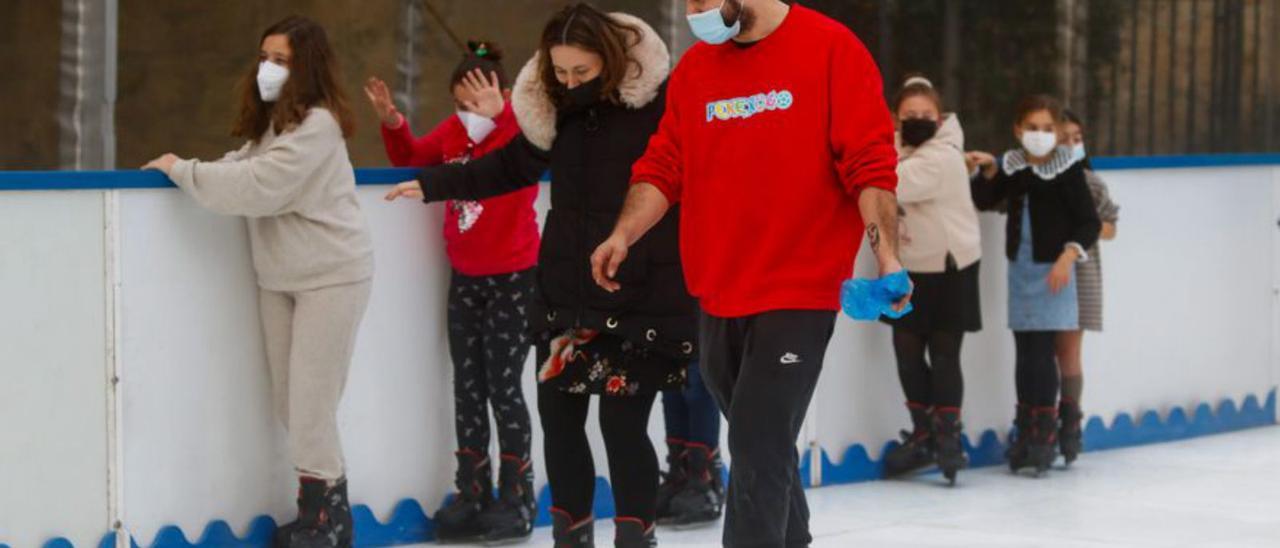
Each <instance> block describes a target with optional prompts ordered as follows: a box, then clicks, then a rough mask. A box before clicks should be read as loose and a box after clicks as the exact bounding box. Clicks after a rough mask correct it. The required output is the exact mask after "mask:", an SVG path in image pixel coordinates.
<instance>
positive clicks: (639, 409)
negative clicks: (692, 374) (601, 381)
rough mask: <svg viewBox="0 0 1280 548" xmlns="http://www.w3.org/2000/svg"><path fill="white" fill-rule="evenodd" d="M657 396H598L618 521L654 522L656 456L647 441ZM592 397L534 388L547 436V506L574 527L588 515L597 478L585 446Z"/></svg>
mask: <svg viewBox="0 0 1280 548" xmlns="http://www.w3.org/2000/svg"><path fill="white" fill-rule="evenodd" d="M656 396H657V394H653V393H651V394H644V393H641V394H637V395H635V396H600V397H599V398H600V432H601V433H602V434H603V435H604V446H605V452H606V453H607V455H608V458H609V459H608V460H609V477H610V479H611V483H612V485H613V504H614V507H615V508H616V509H617V515H618V516H619V517H632V518H639V519H641V520H644V522H645V523H646V524H651V523H653V522H654V519H655V517H654V514H655V513H656V509H655V505H656V500H655V499H656V498H657V491H658V455H657V453H655V452H654V451H653V442H652V441H650V439H649V412H650V410H651V409H653V400H654V398H655V397H656ZM590 406H591V395H590V394H570V393H568V392H565V391H563V390H560V389H558V388H555V387H550V386H547V385H545V384H542V385H539V386H538V415H539V416H540V417H541V419H542V430H543V432H544V433H545V437H544V440H543V452H544V455H545V457H544V458H545V459H546V463H547V479H548V480H549V481H550V483H551V503H552V505H554V506H555V507H556V508H558V509H560V510H563V511H565V512H568V513H569V515H570V516H572V517H573V520H574V521H578V520H582V519H586V518H587V517H588V516H590V515H591V508H592V502H593V500H594V498H595V486H596V472H595V463H594V461H593V460H592V458H591V446H590V445H589V444H588V443H587V430H586V427H587V426H586V423H587V410H588V409H589V408H590Z"/></svg>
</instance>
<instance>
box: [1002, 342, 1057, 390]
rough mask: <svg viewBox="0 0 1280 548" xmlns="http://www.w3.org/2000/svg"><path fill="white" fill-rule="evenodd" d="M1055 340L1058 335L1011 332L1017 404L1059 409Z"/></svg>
mask: <svg viewBox="0 0 1280 548" xmlns="http://www.w3.org/2000/svg"><path fill="white" fill-rule="evenodd" d="M1057 336H1058V332H1057V331H1014V332H1013V342H1014V347H1015V349H1016V353H1017V358H1016V361H1015V369H1014V385H1015V387H1016V388H1017V391H1018V403H1021V404H1025V405H1030V406H1032V407H1056V406H1057V405H1058V357H1057V352H1056V346H1055V344H1056V340H1057Z"/></svg>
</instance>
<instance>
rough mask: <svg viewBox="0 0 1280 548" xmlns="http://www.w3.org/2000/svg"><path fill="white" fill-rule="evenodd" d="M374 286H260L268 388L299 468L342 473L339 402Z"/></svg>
mask: <svg viewBox="0 0 1280 548" xmlns="http://www.w3.org/2000/svg"><path fill="white" fill-rule="evenodd" d="M371 287H372V282H371V281H369V280H365V281H363V282H356V283H352V284H345V285H337V286H332V287H324V288H320V289H314V290H309V291H289V292H280V291H268V290H266V289H259V291H258V310H259V313H260V314H261V316H262V333H263V336H264V339H265V340H266V347H267V365H268V366H269V367H270V369H271V396H272V399H273V402H274V404H275V410H276V416H278V417H279V418H280V420H281V421H282V422H283V423H284V426H285V430H287V431H288V434H289V438H288V441H289V455H290V458H291V459H292V460H293V467H294V469H295V470H297V472H298V474H300V475H304V476H309V477H314V478H319V479H324V480H336V479H339V478H341V477H343V474H344V464H343V458H342V442H341V440H339V438H338V403H339V401H340V400H341V399H342V390H343V388H344V387H345V386H346V384H347V371H348V370H349V369H350V368H351V355H352V352H353V351H354V349H355V342H356V333H357V332H358V331H359V330H360V321H361V320H362V319H363V318H364V312H365V308H366V307H367V306H368V304H369V291H370V288H371Z"/></svg>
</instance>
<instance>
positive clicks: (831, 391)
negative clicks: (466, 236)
mask: <svg viewBox="0 0 1280 548" xmlns="http://www.w3.org/2000/svg"><path fill="white" fill-rule="evenodd" d="M1098 164H1099V167H1100V168H1102V169H1103V171H1101V174H1102V176H1103V177H1104V178H1105V179H1106V180H1107V182H1108V183H1109V184H1110V186H1111V192H1112V194H1113V197H1114V198H1115V200H1116V201H1117V203H1119V204H1120V206H1121V214H1120V217H1121V218H1120V222H1119V237H1118V239H1116V240H1115V241H1114V242H1106V243H1104V244H1103V249H1102V255H1103V261H1104V262H1103V265H1104V268H1103V270H1104V276H1105V288H1106V327H1107V331H1106V332H1105V333H1102V334H1093V333H1090V334H1089V335H1087V336H1086V337H1085V354H1084V355H1085V368H1086V371H1087V373H1086V375H1087V383H1086V389H1087V390H1086V396H1085V402H1084V403H1085V407H1086V412H1087V414H1088V415H1089V416H1090V417H1092V419H1091V421H1090V424H1089V426H1088V428H1087V431H1086V444H1087V446H1088V447H1089V448H1090V449H1103V448H1108V447H1118V446H1124V445H1133V444H1138V443H1146V442H1153V441H1163V440H1168V439H1179V438H1183V437H1188V436H1193V435H1200V434H1207V433H1214V432H1221V431H1227V430H1233V429H1238V428H1243V427H1248V426H1255V425H1261V424H1271V423H1274V422H1275V420H1276V414H1275V390H1276V386H1277V383H1278V381H1280V359H1277V356H1278V350H1277V341H1280V336H1277V335H1278V334H1277V328H1278V326H1280V319H1277V311H1278V310H1280V308H1278V307H1277V298H1276V292H1277V289H1276V288H1277V287H1278V286H1280V283H1278V281H1280V278H1278V276H1280V263H1278V261H1280V239H1278V231H1277V218H1278V217H1280V190H1278V189H1280V157H1277V156H1262V157H1259V156H1250V157H1240V158H1231V157H1227V158H1223V157H1179V158H1164V159H1140V158H1133V159H1111V160H1107V159H1102V160H1098ZM1195 166H1200V167H1195ZM1108 167H1110V168H1116V169H1105V168H1108ZM359 171H360V174H359V178H360V180H361V182H362V186H361V187H360V189H359V194H360V198H361V200H362V202H363V206H364V208H365V211H366V213H367V215H368V217H369V219H370V223H371V225H372V230H373V236H374V242H375V248H376V255H377V256H376V260H377V275H376V278H375V280H374V289H373V297H372V301H371V304H370V307H369V311H368V315H367V316H366V318H365V321H364V323H363V329H362V331H361V335H360V339H359V344H358V347H357V349H356V356H355V363H354V365H353V367H352V370H351V377H350V382H349V384H348V387H347V392H346V397H345V399H344V401H343V406H342V410H341V413H340V421H341V428H342V434H343V444H344V447H345V450H346V455H347V459H348V466H349V479H350V485H351V497H352V500H353V502H354V503H356V504H358V505H361V506H360V507H359V508H357V514H356V518H357V529H356V533H357V544H359V545H381V544H390V543H406V542H420V541H423V540H427V539H429V538H430V537H431V533H432V524H431V523H430V521H429V520H428V519H427V516H429V515H430V514H431V513H432V512H434V510H435V509H437V508H439V507H440V505H441V504H442V502H443V500H444V497H445V496H446V494H447V493H448V492H449V491H450V490H451V483H452V479H453V455H452V451H453V448H454V437H453V419H452V397H451V395H452V391H451V390H452V388H451V384H450V383H451V380H450V366H449V362H448V352H447V342H446V336H445V322H444V312H445V306H444V302H445V293H446V286H447V284H448V273H449V268H448V263H447V261H446V259H445V257H444V253H443V244H442V241H441V238H440V224H441V222H442V221H441V208H440V206H438V205H435V206H430V207H425V206H422V205H420V204H412V203H403V202H400V203H394V204H388V203H386V202H383V201H382V195H383V193H384V192H385V190H386V188H385V187H383V186H378V185H379V184H380V183H387V182H391V181H395V180H400V179H403V178H407V174H408V173H410V172H405V171H403V170H385V169H382V170H359ZM66 189H74V190H66ZM545 201H546V193H545V192H544V193H543V196H542V198H541V200H540V201H539V207H540V208H541V209H542V210H543V211H545V207H546V203H545ZM1003 222H1004V220H1003V218H1001V217H998V216H995V215H989V214H984V215H983V216H982V227H983V236H984V244H983V246H984V255H983V263H982V266H981V272H982V291H983V295H982V306H983V323H984V325H985V326H986V329H985V330H984V331H983V332H981V333H978V334H975V335H971V336H969V337H968V338H967V340H966V341H965V349H964V368H965V373H966V379H965V380H966V382H965V384H966V395H965V402H966V404H965V408H964V422H965V426H966V428H965V431H966V433H967V436H968V439H969V440H970V443H971V445H972V447H971V451H972V452H971V457H972V458H973V460H974V462H975V464H991V463H994V462H997V461H998V459H999V452H1000V451H1001V450H1002V449H1001V448H1000V444H1001V443H1003V441H1004V433H1005V431H1006V430H1007V429H1008V426H1009V422H1010V419H1011V417H1012V414H1013V405H1014V401H1013V398H1014V391H1013V340H1012V336H1011V334H1010V333H1009V331H1008V329H1007V328H1006V327H1005V290H1004V282H1003V280H1004V276H1005V265H1006V260H1005V258H1004V254H1003V251H1002V250H1003V245H1004V244H1003V242H1004V235H1003ZM863 255H864V257H865V256H867V255H868V254H865V253H864V254H863ZM870 267H871V265H870V264H860V265H858V271H859V272H862V273H864V274H865V273H868V272H869V271H870ZM255 299H256V291H255V285H254V276H253V272H252V268H251V265H250V259H249V250H248V237H247V234H246V230H245V228H244V223H243V221H241V220H239V219H235V218H229V217H221V216H218V215H215V214H212V213H209V212H206V211H204V210H202V209H200V208H199V207H198V206H196V204H195V203H194V202H193V201H191V200H190V199H188V198H187V197H186V196H184V195H183V194H182V193H181V192H179V191H177V190H176V189H173V188H172V187H169V186H168V185H167V184H166V183H165V182H164V181H163V178H162V177H160V176H158V175H155V174H144V173H138V172H111V173H19V172H10V173H3V172H0V368H2V369H0V379H2V380H0V434H3V438H2V439H3V440H4V441H3V443H2V444H0V545H8V546H12V547H14V548H17V547H28V546H42V545H44V546H94V545H99V546H108V545H112V544H117V545H119V546H128V545H129V544H128V542H129V541H130V540H132V542H135V543H137V544H138V545H140V546H190V545H201V546H221V545H228V544H231V543H236V542H243V543H246V544H253V545H264V544H265V543H266V542H267V539H268V538H269V535H270V530H271V528H272V526H273V520H274V521H275V522H279V521H282V520H284V519H289V518H291V516H292V513H293V491H294V488H295V484H294V482H295V478H294V477H293V475H292V472H291V470H290V467H289V465H288V459H287V457H286V452H285V446H284V441H283V440H284V437H283V431H282V428H281V427H280V426H279V425H278V424H277V422H276V421H275V419H274V418H273V417H272V415H271V405H270V402H269V397H270V396H269V392H268V377H267V368H266V365H265V363H264V358H263V349H262V340H261V336H260V334H259V323H258V316H257V312H256V301H255ZM895 368H896V365H895V362H894V359H893V354H892V349H891V346H890V340H889V329H888V328H887V327H886V326H884V325H881V324H872V323H859V324H856V325H855V323H854V322H852V321H849V320H848V319H847V318H843V317H842V319H841V320H840V323H839V325H838V327H837V329H836V336H835V339H834V340H833V341H832V344H831V346H830V350H829V352H828V354H827V360H826V367H825V369H826V370H825V371H824V372H823V376H822V380H821V382H820V383H819V389H818V393H817V396H816V397H815V401H814V403H813V406H812V408H811V412H810V415H809V419H808V423H807V425H806V428H805V430H804V433H803V439H801V440H800V443H799V448H800V449H801V450H802V451H806V453H805V461H804V463H805V466H804V470H803V474H804V476H805V479H806V481H808V482H809V484H810V485H820V484H830V483H842V482H848V481H858V480H863V479H869V478H872V477H875V476H877V475H878V473H879V468H878V461H879V459H880V455H881V453H882V451H883V449H884V447H885V444H886V443H887V442H889V441H890V440H892V439H894V438H895V437H896V432H897V431H898V429H900V428H902V427H904V426H906V425H907V422H908V418H907V414H906V411H905V408H904V407H903V404H902V402H903V395H902V391H901V389H900V387H899V385H898V380H897V374H896V369H895ZM532 371H533V364H532V359H531V360H530V365H529V367H528V368H527V370H526V373H525V389H526V391H527V393H528V395H529V399H530V400H534V399H535V398H536V396H535V390H534V381H533V373H532ZM1223 402H1226V403H1223ZM530 405H531V407H532V405H533V403H532V401H531V403H530ZM530 411H531V412H536V410H534V409H531V410H530ZM589 424H591V425H592V426H591V427H590V429H591V430H592V432H593V433H592V434H591V440H592V444H593V447H594V449H595V451H596V455H597V465H596V469H597V472H598V473H599V474H601V475H602V476H607V468H606V466H605V463H604V451H603V445H602V442H601V439H600V436H599V435H598V432H597V430H598V428H597V427H596V426H594V425H595V420H594V419H592V420H591V422H590V423H589ZM534 428H535V435H534V443H535V454H536V455H538V454H540V447H541V432H540V429H539V428H538V426H537V421H536V420H535V421H534ZM650 432H651V434H652V435H653V438H654V440H655V445H656V446H658V447H659V453H660V456H661V453H663V452H665V447H663V446H662V444H661V443H660V441H661V440H662V439H663V431H662V417H661V407H660V406H655V409H654V413H653V416H652V419H651V421H650ZM730 457H731V456H730ZM1084 458H1086V459H1087V455H1086V456H1085V457H1084ZM536 474H537V478H538V482H539V488H540V489H541V490H542V499H541V502H542V504H541V506H542V508H541V511H542V513H543V519H544V520H545V513H546V506H548V504H547V501H548V499H547V493H546V490H545V477H546V476H545V473H544V469H543V468H542V463H541V462H540V459H538V462H537V470H536ZM600 485H601V486H602V489H599V490H598V493H597V499H598V505H597V506H598V508H597V510H598V516H599V517H604V516H607V515H609V514H610V513H611V509H612V504H611V502H610V501H609V500H608V496H607V495H608V493H607V478H605V479H602V480H601V482H600ZM974 487H975V488H981V486H974Z"/></svg>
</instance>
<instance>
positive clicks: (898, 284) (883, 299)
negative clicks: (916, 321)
mask: <svg viewBox="0 0 1280 548" xmlns="http://www.w3.org/2000/svg"><path fill="white" fill-rule="evenodd" d="M909 292H911V278H910V277H909V276H907V272H906V271H905V270H901V271H898V272H895V273H893V274H890V275H888V276H885V277H883V278H877V279H874V280H871V279H867V278H854V279H852V280H845V282H844V283H843V284H841V286H840V306H841V308H843V309H844V313H845V314H848V315H849V317H850V318H853V319H855V320H861V321H865V322H874V321H876V320H879V319H880V316H881V315H884V316H886V317H888V318H890V319H894V320H896V319H898V318H901V317H903V316H906V315H907V314H908V313H910V312H911V310H912V309H913V307H912V306H911V303H907V306H906V307H905V308H903V309H902V311H901V312H895V311H894V310H893V304H894V303H896V302H898V301H899V300H902V297H904V296H906V295H907V293H909Z"/></svg>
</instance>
